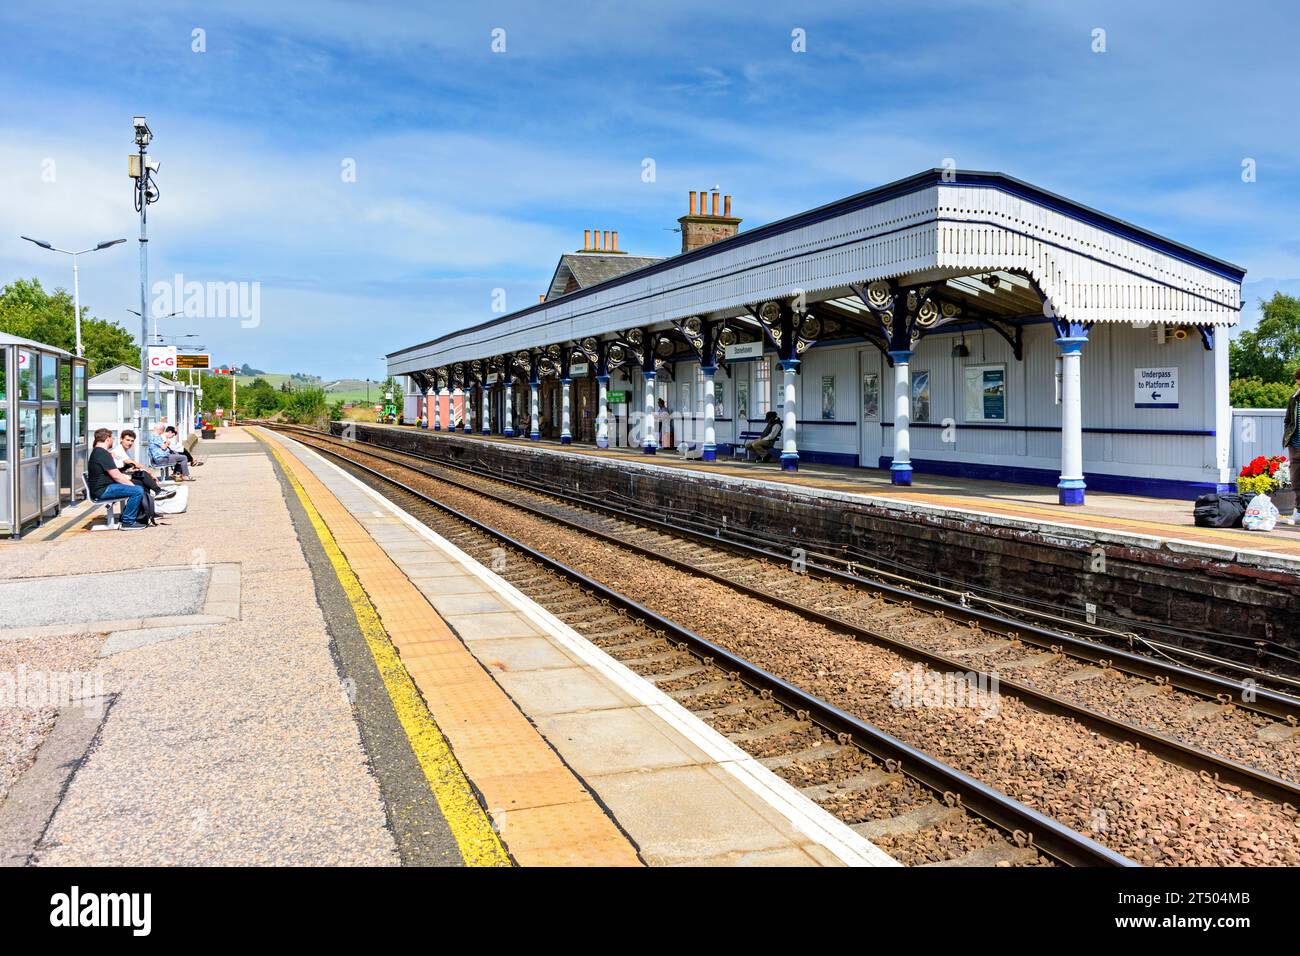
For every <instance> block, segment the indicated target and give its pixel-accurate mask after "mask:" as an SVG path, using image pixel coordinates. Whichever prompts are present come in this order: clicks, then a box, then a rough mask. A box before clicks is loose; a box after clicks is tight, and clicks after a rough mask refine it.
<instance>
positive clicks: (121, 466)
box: [108, 428, 176, 518]
mask: <svg viewBox="0 0 1300 956" xmlns="http://www.w3.org/2000/svg"><path fill="white" fill-rule="evenodd" d="M109 446H110V447H109V449H108V452H109V454H110V455H112V456H113V462H114V464H116V465H117V470H118V471H120V472H122V474H124V475H126V476H127V477H128V478H130V479H131V480H132V481H134V482H135V483H136V484H137V485H140V486H141V487H142V488H144V490H145V498H146V499H147V498H148V497H149V496H150V495H152V496H153V497H154V499H156V500H157V501H166V500H167V499H168V498H175V497H176V489H175V488H163V486H162V485H160V484H158V480H157V479H156V478H154V476H153V475H151V474H150V473H149V469H147V468H141V467H140V465H139V464H138V463H137V462H135V461H134V460H132V458H131V457H130V456H131V449H132V448H134V447H135V432H133V431H132V430H131V429H129V428H126V429H123V431H122V434H121V435H120V436H119V437H118V442H117V444H116V445H114V444H112V443H111V442H110V443H109ZM148 503H149V502H148V501H143V502H141V504H148ZM150 517H151V518H152V517H153V515H150Z"/></svg>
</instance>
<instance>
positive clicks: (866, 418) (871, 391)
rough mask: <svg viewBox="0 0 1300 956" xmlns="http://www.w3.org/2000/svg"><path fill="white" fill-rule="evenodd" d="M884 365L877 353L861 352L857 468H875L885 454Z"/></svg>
mask: <svg viewBox="0 0 1300 956" xmlns="http://www.w3.org/2000/svg"><path fill="white" fill-rule="evenodd" d="M883 365H884V362H883V359H882V356H881V354H880V352H879V351H878V350H876V349H859V350H858V372H859V374H858V411H857V414H858V445H859V447H858V464H859V465H860V466H861V467H863V468H876V467H878V466H879V465H880V456H881V455H882V454H885V451H884V433H885V429H884V413H885V400H884V392H883V389H884V381H885V375H884V368H883V367H882V366H883Z"/></svg>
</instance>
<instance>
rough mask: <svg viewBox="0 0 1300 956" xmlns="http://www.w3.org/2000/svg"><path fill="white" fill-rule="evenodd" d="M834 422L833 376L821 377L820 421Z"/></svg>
mask: <svg viewBox="0 0 1300 956" xmlns="http://www.w3.org/2000/svg"><path fill="white" fill-rule="evenodd" d="M834 420H835V376H834V375H823V376H822V421H826V422H833V421H834Z"/></svg>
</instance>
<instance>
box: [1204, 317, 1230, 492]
mask: <svg viewBox="0 0 1300 956" xmlns="http://www.w3.org/2000/svg"><path fill="white" fill-rule="evenodd" d="M1211 331H1212V332H1213V333H1214V339H1213V341H1212V346H1213V347H1212V348H1211V350H1210V361H1211V362H1212V363H1213V365H1214V463H1215V467H1216V468H1217V470H1218V477H1217V479H1216V481H1215V483H1216V484H1217V485H1218V490H1219V491H1220V492H1228V491H1235V490H1236V483H1235V477H1236V476H1234V475H1233V473H1232V402H1231V400H1230V399H1229V398H1228V334H1227V329H1226V328H1225V329H1223V330H1222V334H1220V330H1219V329H1211Z"/></svg>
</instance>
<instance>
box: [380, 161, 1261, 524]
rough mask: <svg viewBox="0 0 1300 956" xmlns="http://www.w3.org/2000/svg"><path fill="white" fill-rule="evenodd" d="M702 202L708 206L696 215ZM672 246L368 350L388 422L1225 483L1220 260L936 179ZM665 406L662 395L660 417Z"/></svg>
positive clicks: (693, 233) (871, 462) (1068, 492)
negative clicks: (761, 445)
mask: <svg viewBox="0 0 1300 956" xmlns="http://www.w3.org/2000/svg"><path fill="white" fill-rule="evenodd" d="M710 201H711V204H710ZM678 222H679V224H680V227H681V233H682V251H681V253H680V254H678V255H675V256H672V257H669V258H663V259H659V258H651V257H635V256H630V255H628V254H627V253H625V252H622V251H620V250H619V249H618V241H617V233H607V232H601V231H599V230H598V231H596V232H595V234H594V236H593V234H592V233H591V232H590V231H589V232H588V234H587V235H586V237H585V238H584V242H583V248H582V249H581V250H579V251H577V252H574V253H568V254H566V255H564V256H562V257H561V259H560V262H559V263H558V265H557V267H556V270H555V274H554V276H553V279H552V281H551V284H550V287H549V288H548V290H547V292H546V293H545V294H544V295H543V296H542V297H541V301H539V302H538V303H536V304H534V305H531V306H529V307H528V308H525V309H522V310H519V311H516V312H513V313H510V314H507V315H504V316H500V317H497V318H494V319H491V320H489V321H486V322H481V323H478V324H475V325H472V326H470V327H468V328H465V329H462V330H459V331H456V332H452V333H449V334H447V335H443V336H440V337H438V338H436V339H433V340H431V341H428V342H423V343H420V344H418V345H412V346H410V347H407V348H403V349H401V350H399V351H397V352H393V353H392V354H390V355H389V356H388V370H389V373H390V374H392V375H395V376H404V377H405V381H406V402H405V408H404V413H405V416H406V418H407V419H408V420H415V419H422V420H423V421H424V422H425V423H426V424H427V425H428V427H430V428H433V429H445V428H448V427H451V426H452V425H455V426H456V427H458V428H461V429H464V430H467V431H471V430H472V431H476V432H483V433H492V434H501V435H505V436H516V437H527V438H531V439H534V440H540V439H542V438H553V439H558V440H559V441H561V442H564V443H569V442H586V443H591V444H595V445H596V446H598V447H619V446H624V447H629V448H633V449H638V450H640V451H641V452H642V453H647V454H653V453H655V452H657V451H662V450H663V449H664V448H665V446H675V447H683V446H684V447H686V448H688V449H690V450H691V451H692V452H693V453H694V454H697V455H698V456H699V457H700V458H701V459H702V461H704V462H708V461H712V460H716V459H717V458H718V456H719V455H723V456H725V455H728V454H729V453H731V451H732V450H733V448H734V447H736V446H737V445H738V444H739V443H741V442H742V441H743V440H744V439H745V438H747V437H751V436H753V434H754V433H755V432H756V431H758V430H759V429H760V428H761V427H762V423H763V421H764V419H765V417H766V414H767V412H769V411H775V412H777V413H778V415H779V417H780V420H781V422H782V425H783V430H782V436H781V466H782V467H783V468H785V469H787V470H797V469H798V466H799V462H800V461H806V462H820V463H828V464H835V465H844V466H851V467H862V468H880V469H888V470H889V471H890V474H891V479H892V481H893V482H894V483H896V484H901V485H906V484H910V483H911V480H912V475H913V473H914V472H916V473H932V474H942V475H956V476H966V477H972V478H987V479H996V480H1001V481H1010V482H1024V483H1029V484H1046V485H1055V486H1056V487H1057V488H1058V489H1059V500H1060V502H1061V503H1062V504H1066V505H1074V504H1082V503H1083V501H1084V496H1085V489H1086V488H1088V487H1092V488H1094V489H1097V490H1104V491H1119V492H1128V493H1139V494H1145V495H1151V496H1157V497H1171V498H1190V497H1194V496H1195V495H1197V494H1200V493H1203V492H1205V491H1213V490H1216V489H1219V490H1222V489H1225V488H1228V487H1230V486H1231V485H1230V483H1231V480H1232V473H1231V462H1230V455H1231V448H1230V439H1231V419H1232V410H1231V408H1230V406H1229V402H1228V349H1227V336H1228V330H1229V329H1230V328H1231V327H1232V326H1233V325H1235V324H1236V322H1237V321H1238V317H1239V314H1240V310H1241V282H1242V279H1243V277H1244V275H1245V270H1244V269H1243V268H1241V267H1240V266H1236V265H1233V264H1232V263H1229V262H1225V261H1223V260H1221V259H1217V258H1215V257H1213V256H1211V255H1208V254H1206V253H1203V252H1199V251H1197V250H1195V249H1191V248H1189V247H1187V246H1184V245H1182V244H1180V243H1177V242H1174V241H1172V240H1170V239H1166V238H1163V237H1161V236H1159V235H1156V234H1155V233H1152V232H1149V231H1147V230H1145V229H1142V228H1140V227H1137V226H1134V225H1131V224H1129V223H1127V222H1124V221H1123V220H1120V219H1117V218H1115V217H1113V216H1109V215H1107V214H1105V213H1102V212H1098V211H1097V210H1095V209H1091V208H1089V207H1087V206H1084V205H1081V204H1079V203H1076V202H1073V201H1071V200H1068V199H1065V198H1063V197H1061V196H1058V195H1055V194H1053V193H1050V192H1047V191H1046V190H1043V189H1040V188H1038V187H1036V186H1032V185H1030V184H1029V183H1026V182H1022V181H1021V180H1018V179H1014V178H1012V177H1010V176H1007V175H1004V174H1001V173H988V172H973V171H959V170H951V169H934V170H928V171H926V172H923V173H920V174H918V175H915V176H912V177H909V178H907V179H904V180H900V181H898V182H894V183H890V184H888V185H886V186H882V187H879V188H877V189H872V190H869V191H867V192H864V193H860V194H858V195H855V196H850V197H848V198H845V199H841V200H839V201H837V202H833V203H830V204H828V205H825V206H821V207H819V208H816V209H811V210H808V211H807V212H802V213H799V214H798V215H794V216H791V217H789V218H786V219H782V220H780V221H778V222H773V223H770V224H768V225H765V226H761V227H759V228H756V229H752V230H747V231H743V232H742V231H740V229H739V226H740V223H741V220H740V219H738V218H735V217H734V216H732V210H731V199H730V197H724V198H723V205H722V208H721V209H720V208H719V196H718V193H717V192H716V191H715V192H714V193H712V195H711V196H710V195H709V194H707V193H704V192H701V193H699V194H698V195H697V194H695V193H692V194H691V196H690V208H689V211H688V212H687V214H686V215H684V216H682V217H681V218H680V219H679V220H678ZM661 400H662V404H661Z"/></svg>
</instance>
